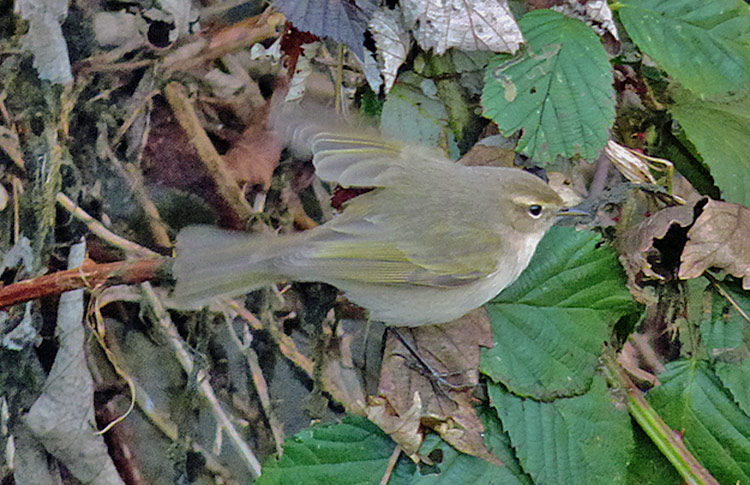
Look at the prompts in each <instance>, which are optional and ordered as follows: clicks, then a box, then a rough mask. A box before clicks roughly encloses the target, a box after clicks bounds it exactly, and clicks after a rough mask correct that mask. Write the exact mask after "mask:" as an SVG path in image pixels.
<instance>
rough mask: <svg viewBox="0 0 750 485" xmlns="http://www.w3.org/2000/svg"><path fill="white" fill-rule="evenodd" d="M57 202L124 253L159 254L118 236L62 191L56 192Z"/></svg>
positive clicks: (148, 255) (152, 255) (146, 255)
mask: <svg viewBox="0 0 750 485" xmlns="http://www.w3.org/2000/svg"><path fill="white" fill-rule="evenodd" d="M56 199H57V203H58V204H60V205H61V206H63V207H64V208H65V210H67V211H68V212H70V214H71V215H72V216H73V217H75V218H76V219H78V220H79V221H81V222H83V223H84V224H86V227H88V228H89V230H90V231H91V232H93V233H94V234H96V235H97V236H98V237H99V238H101V239H102V240H104V241H106V242H108V243H109V244H111V245H112V246H114V247H116V248H119V249H122V250H123V251H125V253H127V254H129V255H132V256H142V257H154V256H159V254H157V253H155V252H153V251H151V250H150V249H148V248H145V247H143V246H141V245H139V244H136V243H134V242H132V241H128V240H127V239H125V238H124V237H121V236H118V235H117V234H115V233H113V232H112V231H110V230H109V229H107V228H106V227H104V224H102V223H101V222H99V221H97V220H96V219H94V218H93V217H91V216H90V215H89V214H88V213H87V212H86V211H84V210H83V209H81V208H80V207H78V206H77V205H76V204H75V202H73V201H72V200H70V198H69V197H68V196H67V195H65V194H63V193H62V192H58V193H57V197H56Z"/></svg>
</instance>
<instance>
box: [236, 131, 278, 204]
mask: <svg viewBox="0 0 750 485" xmlns="http://www.w3.org/2000/svg"><path fill="white" fill-rule="evenodd" d="M281 150H282V146H281V143H279V141H278V140H277V139H276V137H275V136H274V135H273V134H272V133H271V132H269V131H268V129H267V128H266V124H265V123H264V122H256V123H253V124H250V125H249V126H248V127H247V128H246V129H245V131H244V132H243V133H242V136H241V137H240V138H239V140H237V142H236V143H235V144H234V146H232V148H231V149H230V150H229V151H228V152H227V153H226V155H224V161H225V162H226V164H227V167H229V169H230V170H231V171H232V172H233V173H234V176H235V177H236V178H237V181H238V182H240V183H245V184H248V185H255V184H260V185H262V186H263V189H264V190H268V188H269V187H270V186H271V176H272V175H273V171H274V170H276V166H277V165H278V164H279V157H280V156H281Z"/></svg>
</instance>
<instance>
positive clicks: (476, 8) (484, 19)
mask: <svg viewBox="0 0 750 485" xmlns="http://www.w3.org/2000/svg"><path fill="white" fill-rule="evenodd" d="M402 8H403V10H404V19H405V21H406V24H407V26H410V27H412V28H413V30H414V37H415V38H416V40H417V42H418V43H419V45H420V46H421V47H422V48H423V49H425V50H429V49H430V48H432V47H434V48H435V53H436V54H438V55H441V54H443V53H445V51H447V50H448V49H450V48H451V47H456V48H458V49H461V50H465V51H475V50H483V51H493V52H511V53H514V52H516V50H518V47H519V46H520V45H521V43H522V42H523V35H522V34H521V29H520V28H519V27H518V24H517V23H516V20H515V19H514V18H513V15H512V14H511V13H510V9H509V8H508V2H507V1H506V0H474V1H473V2H464V1H461V0H408V1H405V2H402Z"/></svg>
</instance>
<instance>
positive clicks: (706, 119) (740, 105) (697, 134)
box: [670, 88, 750, 206]
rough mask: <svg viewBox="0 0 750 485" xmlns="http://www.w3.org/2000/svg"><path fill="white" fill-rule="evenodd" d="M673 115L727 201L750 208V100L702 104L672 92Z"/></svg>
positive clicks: (683, 91)
mask: <svg viewBox="0 0 750 485" xmlns="http://www.w3.org/2000/svg"><path fill="white" fill-rule="evenodd" d="M672 97H673V98H674V101H675V103H674V104H673V105H672V106H671V108H670V111H671V113H672V116H674V118H675V119H676V120H677V121H678V122H679V123H680V125H681V126H682V128H683V129H684V130H685V133H686V134H687V136H688V138H690V141H691V142H693V143H694V144H695V147H696V148H697V149H698V151H699V152H700V154H701V155H702V156H703V158H704V160H705V162H706V164H707V165H708V166H709V167H710V169H711V175H713V177H714V180H715V181H716V185H717V186H718V187H719V188H720V189H721V192H722V195H723V196H724V199H726V200H727V201H728V202H735V203H737V204H743V205H745V206H750V191H748V190H747V187H748V186H750V150H748V149H747V139H748V136H750V98H745V99H743V100H740V101H736V102H733V103H714V102H709V101H701V100H699V99H697V98H696V97H695V96H693V95H691V94H690V93H689V92H687V91H686V90H684V89H678V88H676V89H673V92H672Z"/></svg>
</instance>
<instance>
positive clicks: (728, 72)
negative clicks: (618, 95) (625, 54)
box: [619, 0, 750, 96]
mask: <svg viewBox="0 0 750 485" xmlns="http://www.w3.org/2000/svg"><path fill="white" fill-rule="evenodd" d="M621 3H622V5H621V6H620V8H619V13H620V21H622V24H623V26H624V27H625V29H626V30H627V32H628V35H629V36H630V37H631V38H632V39H633V41H634V42H635V43H636V44H637V45H638V47H639V48H640V49H641V50H642V51H643V52H645V53H646V54H648V55H649V56H650V57H651V58H653V59H654V60H655V61H656V63H657V64H658V65H659V66H660V67H662V68H663V69H664V70H665V71H667V72H668V73H669V75H670V76H672V77H673V78H674V79H676V80H677V81H679V82H680V83H681V84H683V85H684V86H685V87H687V88H688V89H690V90H691V91H693V92H694V93H695V94H698V95H706V96H713V95H721V94H727V93H732V92H733V93H739V92H744V91H747V89H748V81H749V80H750V79H749V78H748V72H750V8H748V6H747V5H746V4H745V2H743V1H742V0H712V1H710V2H706V1H704V0H622V2H621Z"/></svg>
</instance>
